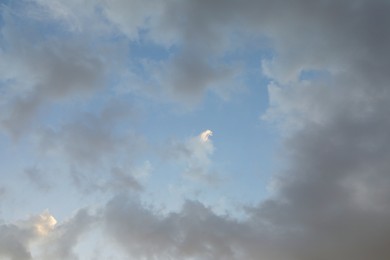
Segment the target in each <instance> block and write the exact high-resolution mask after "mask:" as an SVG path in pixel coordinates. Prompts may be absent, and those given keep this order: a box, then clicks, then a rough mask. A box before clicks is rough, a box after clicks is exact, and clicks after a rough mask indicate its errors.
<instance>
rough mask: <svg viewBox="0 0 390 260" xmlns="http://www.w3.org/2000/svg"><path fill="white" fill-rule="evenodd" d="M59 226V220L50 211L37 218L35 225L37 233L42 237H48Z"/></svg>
mask: <svg viewBox="0 0 390 260" xmlns="http://www.w3.org/2000/svg"><path fill="white" fill-rule="evenodd" d="M56 224H57V220H56V219H55V218H54V216H53V215H51V214H50V213H49V212H48V211H45V212H43V213H42V214H40V215H39V216H38V217H37V220H36V223H35V224H34V227H35V230H36V232H37V233H38V234H39V235H41V236H46V235H47V234H48V233H49V232H50V231H51V230H53V229H54V227H55V225H56Z"/></svg>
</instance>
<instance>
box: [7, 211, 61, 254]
mask: <svg viewBox="0 0 390 260" xmlns="http://www.w3.org/2000/svg"><path fill="white" fill-rule="evenodd" d="M56 223H57V221H56V220H55V218H54V217H53V216H52V215H51V214H50V213H49V212H48V211H45V212H43V213H42V214H40V215H36V216H31V217H30V218H29V219H27V220H24V221H19V222H17V223H13V224H1V225H0V231H1V232H0V256H1V257H6V259H12V260H27V259H33V257H32V254H31V251H30V247H31V246H32V245H33V244H34V243H37V242H39V241H40V240H41V239H44V238H46V237H47V236H48V235H49V234H50V233H51V232H52V231H53V229H54V227H55V225H56Z"/></svg>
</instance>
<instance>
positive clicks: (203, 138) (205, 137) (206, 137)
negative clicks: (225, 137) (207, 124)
mask: <svg viewBox="0 0 390 260" xmlns="http://www.w3.org/2000/svg"><path fill="white" fill-rule="evenodd" d="M210 136H213V131H211V130H206V131H204V132H202V133H201V134H200V136H199V138H200V140H201V141H202V142H204V143H206V142H208V141H209V138H210Z"/></svg>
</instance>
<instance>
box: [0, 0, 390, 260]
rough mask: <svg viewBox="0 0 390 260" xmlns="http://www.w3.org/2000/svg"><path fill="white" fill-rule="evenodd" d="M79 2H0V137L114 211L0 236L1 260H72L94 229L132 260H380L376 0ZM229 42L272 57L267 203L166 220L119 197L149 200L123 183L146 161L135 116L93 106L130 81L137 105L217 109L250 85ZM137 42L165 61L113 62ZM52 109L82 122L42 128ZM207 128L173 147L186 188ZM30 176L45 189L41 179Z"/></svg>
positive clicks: (383, 132) (384, 188)
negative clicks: (272, 133)
mask: <svg viewBox="0 0 390 260" xmlns="http://www.w3.org/2000/svg"><path fill="white" fill-rule="evenodd" d="M82 2H83V5H82V6H83V8H81V4H80V2H79V1H69V2H67V3H63V2H62V1H45V0H39V1H28V2H26V4H27V5H28V6H29V7H31V9H28V8H22V7H21V6H20V5H18V4H15V5H11V4H10V5H9V6H7V5H6V4H3V5H1V14H2V21H1V32H0V36H1V37H0V90H1V93H2V96H1V98H0V106H1V108H2V111H4V113H2V115H1V116H0V120H1V122H0V124H1V127H2V129H3V130H4V132H5V133H7V134H8V135H10V136H11V138H14V139H18V138H22V137H24V136H27V137H28V136H29V134H31V135H32V136H33V137H34V138H35V139H34V140H33V142H32V143H34V145H36V146H37V148H36V149H37V150H36V151H37V152H39V153H41V154H43V155H42V156H43V157H44V158H46V157H45V156H48V157H47V158H55V160H59V161H60V165H62V166H64V165H65V167H64V168H66V169H68V170H69V171H72V170H73V175H72V174H70V176H71V177H72V178H73V185H78V184H80V183H81V182H82V183H83V185H84V186H83V187H87V188H88V190H89V191H91V190H92V193H94V192H96V191H99V192H101V191H103V192H107V193H109V194H110V199H107V200H103V201H101V202H100V203H99V204H98V205H91V207H93V208H94V210H89V209H88V208H83V209H80V210H79V211H77V212H76V213H75V214H74V216H73V217H71V218H70V219H69V220H67V221H62V222H59V223H57V224H56V225H54V221H53V220H54V217H52V216H51V215H50V214H49V213H47V212H46V213H44V214H43V215H39V216H35V217H31V218H28V219H27V220H24V221H19V222H18V221H15V222H13V223H2V224H0V231H1V232H0V256H1V257H7V258H10V259H13V260H19V259H81V258H80V257H79V253H78V252H77V250H78V249H77V245H78V244H79V242H80V238H81V237H82V236H83V235H85V234H87V233H88V232H93V231H91V230H93V229H99V230H101V232H102V233H103V234H104V236H106V237H107V244H109V245H110V246H112V247H114V248H115V247H118V248H120V249H121V252H122V253H123V254H124V255H125V256H126V257H128V258H129V259H133V258H134V259H268V260H310V259H325V260H327V259H332V260H345V259H354V260H366V259H376V260H387V259H388V257H389V255H390V250H389V248H388V241H390V230H389V229H390V228H389V227H390V207H389V203H388V201H389V200H390V189H389V188H388V187H389V185H390V178H389V174H388V172H389V170H390V166H389V163H388V161H389V160H388V158H389V157H390V149H389V147H390V146H389V137H388V133H389V132H390V120H389V118H388V114H389V112H390V111H389V110H390V106H389V101H390V95H389V91H388V88H389V83H390V78H389V77H390V76H389V73H388V72H387V70H388V68H389V67H390V51H389V46H390V29H389V28H390V15H389V14H390V5H389V4H388V3H387V1H384V0H383V1H381V0H371V1H368V0H363V1H352V0H351V1H336V0H326V1H311V2H308V1H303V0H296V1H289V2H286V1H278V0H276V1H253V0H243V1H234V0H226V1H219V0H214V1H175V0H169V1H163V2H161V1H150V2H147V3H146V2H145V1H135V0H133V1H125V0H113V1H103V0H101V1H82ZM26 9H28V10H29V11H28V10H26ZM93 21H96V23H93V26H92V28H91V29H90V30H88V29H87V28H88V26H89V25H90V24H91V23H92V22H93ZM43 25H46V26H47V27H45V26H43ZM50 26H53V27H54V28H51V27H50ZM53 32H56V33H53ZM59 32H61V33H59ZM240 33H241V34H243V35H258V36H259V37H264V39H266V40H267V44H269V46H268V45H267V48H269V49H268V50H267V51H268V52H270V53H272V58H270V59H265V58H264V59H263V60H259V61H258V64H259V67H258V68H256V69H258V71H259V73H263V75H264V76H265V77H267V79H268V81H269V85H268V90H269V101H270V106H269V108H268V110H267V112H266V113H265V114H264V115H263V116H262V118H263V119H265V120H266V121H267V122H269V123H276V126H277V127H280V130H281V131H282V133H283V134H282V137H281V138H283V139H282V142H281V143H282V145H281V154H282V157H283V159H282V162H283V165H282V166H281V167H280V168H279V172H278V173H277V174H276V175H275V176H274V177H273V182H274V183H275V184H276V185H275V187H276V188H275V193H274V194H272V195H271V196H269V197H268V198H267V199H265V200H264V201H261V202H259V203H258V205H251V206H245V205H242V207H241V209H240V212H243V214H245V217H243V218H242V219H236V218H233V217H231V216H229V215H228V214H227V215H219V214H216V213H215V212H213V210H212V209H210V208H208V207H207V206H205V205H204V203H202V202H199V201H192V200H189V201H186V202H185V203H184V204H183V207H182V209H180V210H179V211H176V212H168V213H166V212H165V213H162V212H160V211H158V210H156V209H155V208H153V207H151V206H147V204H145V203H143V202H142V200H141V199H140V198H139V196H138V195H134V194H132V195H129V194H128V191H129V190H131V191H136V192H138V193H142V191H143V190H144V187H143V186H142V185H141V184H140V182H139V181H138V180H137V179H136V178H135V177H134V175H133V174H131V172H132V169H134V167H135V166H134V165H135V164H136V161H137V160H136V159H139V158H138V157H137V156H138V155H139V153H140V151H142V149H146V148H145V147H146V145H145V144H144V143H142V142H141V144H140V143H139V140H140V139H141V140H142V136H139V135H138V134H132V133H134V132H137V131H136V127H135V126H134V125H133V118H132V117H131V116H130V117H129V114H131V113H130V112H129V113H125V114H122V113H120V112H121V111H130V110H131V109H129V108H128V107H127V106H126V105H124V106H122V105H121V104H119V105H118V104H107V102H106V101H103V102H102V101H101V100H99V98H95V99H94V95H97V94H99V93H105V94H106V95H112V96H113V97H114V100H119V99H120V98H118V96H120V95H122V94H123V92H121V91H123V89H121V90H118V88H117V87H118V85H121V86H122V87H123V80H124V77H123V75H122V72H127V73H128V74H131V75H136V78H137V79H136V80H134V81H132V82H130V83H128V84H127V85H126V87H125V88H126V89H127V90H129V89H131V90H133V89H135V92H136V93H132V94H133V95H134V96H135V97H137V98H139V99H144V98H146V99H147V98H151V99H152V100H153V101H156V102H161V103H164V102H166V101H167V100H169V101H174V102H177V101H179V103H180V102H181V103H184V104H189V105H193V104H194V103H196V102H199V100H200V99H201V98H202V96H203V95H205V94H206V93H207V92H208V91H214V92H215V93H219V95H221V96H224V95H225V94H226V93H228V92H230V91H231V89H235V88H239V87H240V86H241V82H240V81H239V80H238V78H240V76H243V75H245V71H243V67H242V66H241V65H240V60H234V59H233V60H232V61H231V60H229V59H228V58H227V57H228V54H229V53H232V52H234V50H235V48H237V46H241V45H245V44H246V43H247V42H245V41H246V39H248V38H245V37H243V38H242V39H241V38H237V37H235V36H236V35H239V34H240ZM115 37H117V38H118V39H117V40H113V38H114V39H115ZM137 42H138V43H148V44H151V45H153V46H154V45H155V47H156V46H157V47H156V48H160V49H161V50H162V51H161V52H163V53H164V55H166V58H163V59H159V58H158V57H157V55H156V57H149V58H147V57H141V58H137V57H135V56H136V55H134V57H133V56H131V55H132V49H131V47H129V49H126V48H125V49H126V52H124V53H126V55H129V57H125V58H123V57H122V58H120V59H116V58H118V57H121V56H123V55H120V54H122V53H121V51H122V50H123V46H124V45H125V46H131V44H135V45H137ZM268 42H269V43H268ZM123 43H125V44H124V45H123ZM259 44H263V43H259ZM107 46H111V47H110V48H106V47H107ZM129 64H130V65H129ZM145 75H146V76H145ZM137 84H139V86H141V87H140V88H132V86H131V85H137ZM232 85H233V86H234V87H231V86H232ZM137 86H138V85H137ZM137 89H138V91H137ZM140 89H141V90H140ZM124 92H125V93H128V92H126V91H124ZM130 92H131V91H130ZM113 93H114V94H113ZM115 98H116V99H115ZM67 102H69V103H67ZM72 102H74V103H72ZM84 102H86V103H88V104H89V106H84V107H83V103H84ZM89 102H90V103H89ZM99 102H100V103H99ZM102 103H103V105H102ZM114 103H116V102H115V101H114ZM61 104H62V105H64V106H67V105H69V104H71V105H70V106H72V104H75V106H77V107H78V108H84V109H85V110H88V109H90V110H93V112H91V113H89V112H86V113H78V115H77V116H72V118H71V119H70V120H68V118H66V117H64V118H61V119H60V120H59V121H60V123H53V122H54V121H50V120H46V121H45V120H42V118H45V116H48V117H50V113H48V112H47V111H46V110H45V109H44V108H45V107H50V108H57V109H62V108H61ZM117 106H119V108H118V107H117ZM70 111H71V109H70ZM47 121H50V123H47ZM45 122H46V123H45ZM123 122H125V127H124V126H123V125H121V123H123ZM48 125H49V126H48ZM124 129H125V131H123V130H124ZM132 130H133V131H132ZM207 131H209V130H207ZM207 131H206V132H203V133H202V134H201V135H200V136H196V137H193V138H190V139H188V140H187V141H185V142H180V143H177V144H174V145H173V147H172V150H173V154H174V156H175V157H176V158H177V159H178V161H179V160H182V161H184V162H185V164H186V167H187V168H186V173H187V175H189V176H195V177H199V178H200V177H204V176H209V174H210V172H209V169H210V165H211V161H210V156H211V155H212V153H213V149H214V144H213V143H212V142H211V140H209V139H208V138H209V136H210V135H211V131H210V132H207ZM129 132H130V134H129ZM245 152H246V151H242V153H243V155H242V156H245ZM50 156H53V157H50ZM129 161H130V163H129ZM91 169H92V170H91ZM93 171H96V172H98V173H100V175H90V172H93ZM128 172H130V173H128ZM68 174H69V173H68ZM25 175H26V176H27V177H28V178H29V179H30V180H31V181H32V182H33V183H35V185H37V186H38V187H39V188H41V189H46V190H47V189H48V184H47V183H46V182H45V181H44V179H43V177H42V174H40V172H39V170H37V168H34V167H32V168H31V167H30V168H28V169H27V170H26V171H25ZM86 176H88V177H86ZM97 176H99V177H102V178H99V180H98V178H96V177H97ZM85 179H87V180H88V181H87V182H85V181H82V180H85ZM1 190H6V189H5V188H1ZM0 193H1V192H0ZM3 193H4V192H3ZM0 195H1V194H0ZM3 197H5V196H0V199H1V200H3V199H2V198H3ZM1 200H0V203H1Z"/></svg>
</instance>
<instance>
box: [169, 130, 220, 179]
mask: <svg viewBox="0 0 390 260" xmlns="http://www.w3.org/2000/svg"><path fill="white" fill-rule="evenodd" d="M210 136H212V131H211V130H205V131H203V132H202V133H200V134H199V135H197V136H193V137H190V138H188V139H187V140H185V141H181V142H180V141H173V142H172V143H171V144H170V145H169V147H168V149H169V150H168V151H167V152H168V154H169V159H170V160H173V161H175V162H176V163H177V162H180V163H183V166H184V172H183V174H184V176H185V177H188V178H190V179H193V180H196V181H200V182H204V183H209V184H211V183H216V182H218V181H219V180H220V177H219V175H218V174H217V172H216V171H215V170H214V167H213V165H212V161H211V156H212V155H213V153H214V145H213V143H212V141H211V139H209V137H210Z"/></svg>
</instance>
